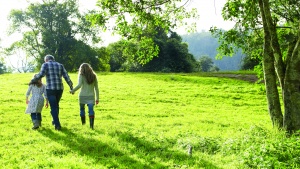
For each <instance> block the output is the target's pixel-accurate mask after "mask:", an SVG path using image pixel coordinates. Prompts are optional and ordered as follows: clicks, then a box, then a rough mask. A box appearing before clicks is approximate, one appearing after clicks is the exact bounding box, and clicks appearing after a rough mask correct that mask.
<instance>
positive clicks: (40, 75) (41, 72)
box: [29, 64, 47, 84]
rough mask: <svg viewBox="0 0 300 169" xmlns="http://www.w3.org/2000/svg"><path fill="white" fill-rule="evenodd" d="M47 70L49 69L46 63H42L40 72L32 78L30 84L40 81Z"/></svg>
mask: <svg viewBox="0 0 300 169" xmlns="http://www.w3.org/2000/svg"><path fill="white" fill-rule="evenodd" d="M46 70H47V66H46V64H42V67H41V70H40V72H39V73H38V74H37V75H36V76H35V77H33V78H32V79H31V81H30V83H29V84H32V83H35V82H37V81H39V80H40V79H41V78H42V77H44V76H45V75H46Z"/></svg>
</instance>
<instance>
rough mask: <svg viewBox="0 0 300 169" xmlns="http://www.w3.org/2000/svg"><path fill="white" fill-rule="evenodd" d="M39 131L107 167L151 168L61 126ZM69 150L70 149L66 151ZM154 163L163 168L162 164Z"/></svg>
mask: <svg viewBox="0 0 300 169" xmlns="http://www.w3.org/2000/svg"><path fill="white" fill-rule="evenodd" d="M39 132H40V133H41V134H43V135H44V136H45V137H48V138H50V139H51V140H53V141H55V142H57V143H60V144H62V145H63V146H66V147H67V148H69V149H70V150H71V151H74V152H78V154H79V155H82V156H87V157H89V159H93V160H94V162H95V163H96V164H101V165H103V166H105V167H107V168H152V167H151V166H149V165H146V164H143V163H141V162H140V161H137V160H135V159H133V158H131V157H130V156H129V155H127V154H124V153H123V152H121V151H119V150H118V149H115V148H113V147H112V146H110V145H108V144H106V143H102V142H100V141H99V140H96V139H92V138H85V137H82V136H80V135H78V134H75V133H73V132H72V131H71V130H69V129H67V128H63V129H62V130H61V132H62V133H59V132H56V131H53V130H51V129H47V128H46V129H43V130H39ZM69 152H70V151H68V152H67V153H69ZM53 153H54V154H55V155H57V156H58V157H59V156H64V154H67V153H64V152H63V151H57V152H53ZM156 165H157V166H161V168H165V167H164V166H163V165H162V164H156Z"/></svg>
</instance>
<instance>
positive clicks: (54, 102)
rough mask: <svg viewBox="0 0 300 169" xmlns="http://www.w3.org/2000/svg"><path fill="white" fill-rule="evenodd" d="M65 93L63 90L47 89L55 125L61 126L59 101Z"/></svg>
mask: <svg viewBox="0 0 300 169" xmlns="http://www.w3.org/2000/svg"><path fill="white" fill-rule="evenodd" d="M62 94H63V90H49V89H47V97H48V101H49V104H50V108H51V111H50V112H51V115H52V118H53V123H54V125H55V127H61V125H60V122H59V101H60V99H61V96H62Z"/></svg>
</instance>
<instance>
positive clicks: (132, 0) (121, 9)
mask: <svg viewBox="0 0 300 169" xmlns="http://www.w3.org/2000/svg"><path fill="white" fill-rule="evenodd" d="M191 1H192V0H184V1H182V0H122V1H119V0H110V1H108V0H98V2H97V6H98V7H99V9H100V10H98V13H96V14H93V15H90V19H91V20H92V21H93V23H94V24H97V25H101V26H103V28H105V29H109V30H112V31H113V32H115V33H117V34H119V35H121V36H123V37H124V38H125V39H126V40H128V39H134V40H135V41H137V42H139V43H138V48H137V52H136V53H137V56H138V58H137V60H138V61H139V63H141V64H146V63H147V62H148V61H150V60H151V59H152V58H153V57H155V56H157V55H158V53H159V52H158V51H159V48H158V46H157V45H155V43H154V41H153V38H152V37H153V36H155V35H156V34H157V28H158V27H160V28H162V29H163V30H164V31H166V32H168V31H169V30H171V29H173V28H175V27H176V26H178V25H179V24H183V25H189V29H192V28H194V25H193V24H192V22H190V21H189V23H187V20H185V19H188V18H197V15H196V9H191V10H187V9H186V8H185V7H186V6H187V5H189V3H191Z"/></svg>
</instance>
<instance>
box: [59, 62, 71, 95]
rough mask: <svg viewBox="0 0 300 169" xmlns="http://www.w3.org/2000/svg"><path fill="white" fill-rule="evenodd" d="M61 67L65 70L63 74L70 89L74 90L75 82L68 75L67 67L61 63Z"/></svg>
mask: <svg viewBox="0 0 300 169" xmlns="http://www.w3.org/2000/svg"><path fill="white" fill-rule="evenodd" d="M61 67H62V71H63V72H62V75H63V77H64V79H65V81H66V82H67V84H68V85H69V87H70V90H73V82H72V80H71V78H70V76H69V75H68V72H67V71H66V69H65V67H64V66H63V65H61Z"/></svg>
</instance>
